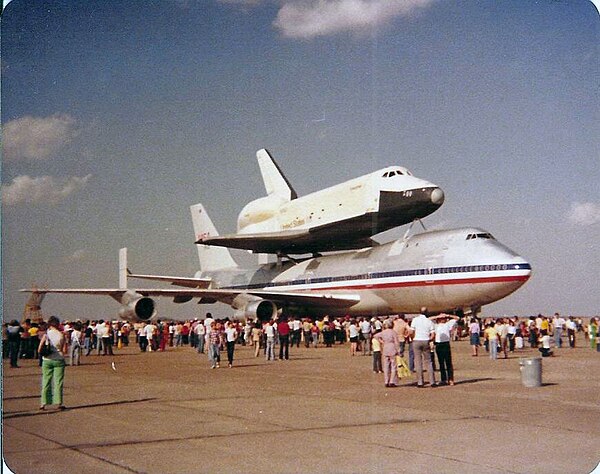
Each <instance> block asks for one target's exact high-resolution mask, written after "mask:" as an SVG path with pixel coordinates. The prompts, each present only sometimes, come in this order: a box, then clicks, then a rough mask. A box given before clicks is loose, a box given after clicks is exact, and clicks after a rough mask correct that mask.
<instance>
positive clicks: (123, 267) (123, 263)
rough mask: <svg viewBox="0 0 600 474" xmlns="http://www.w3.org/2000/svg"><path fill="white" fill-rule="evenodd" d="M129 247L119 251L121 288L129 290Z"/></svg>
mask: <svg viewBox="0 0 600 474" xmlns="http://www.w3.org/2000/svg"><path fill="white" fill-rule="evenodd" d="M127 271H128V270H127V247H125V248H122V249H119V288H121V289H123V290H125V289H127Z"/></svg>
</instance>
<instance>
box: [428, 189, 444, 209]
mask: <svg viewBox="0 0 600 474" xmlns="http://www.w3.org/2000/svg"><path fill="white" fill-rule="evenodd" d="M431 202H432V203H433V204H437V205H438V206H441V205H442V203H443V202H444V191H442V190H441V189H440V188H435V189H434V190H433V191H431Z"/></svg>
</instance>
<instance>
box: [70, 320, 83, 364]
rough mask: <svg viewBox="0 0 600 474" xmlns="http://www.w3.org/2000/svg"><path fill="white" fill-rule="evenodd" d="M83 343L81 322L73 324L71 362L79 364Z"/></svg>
mask: <svg viewBox="0 0 600 474" xmlns="http://www.w3.org/2000/svg"><path fill="white" fill-rule="evenodd" d="M82 343H83V334H82V332H81V323H79V322H76V323H74V324H73V330H72V331H71V345H70V347H69V364H70V365H79V363H80V362H79V361H80V358H81V346H82Z"/></svg>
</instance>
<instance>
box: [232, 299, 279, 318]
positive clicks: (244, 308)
mask: <svg viewBox="0 0 600 474" xmlns="http://www.w3.org/2000/svg"><path fill="white" fill-rule="evenodd" d="M231 306H232V307H233V308H234V309H236V310H238V313H237V314H238V315H239V316H242V317H244V318H245V319H252V320H254V319H258V320H259V321H270V320H271V319H273V318H275V316H277V305H276V304H275V303H273V302H272V301H270V300H266V299H263V298H259V297H257V296H252V295H248V294H243V295H238V296H237V297H236V298H235V300H234V301H233V303H232V305H231Z"/></svg>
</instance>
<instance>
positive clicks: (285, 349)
mask: <svg viewBox="0 0 600 474" xmlns="http://www.w3.org/2000/svg"><path fill="white" fill-rule="evenodd" d="M277 332H278V333H279V360H283V358H284V357H285V360H289V358H290V354H289V351H290V326H289V324H288V323H287V321H286V320H285V319H282V320H281V321H280V322H278V323H277Z"/></svg>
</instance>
